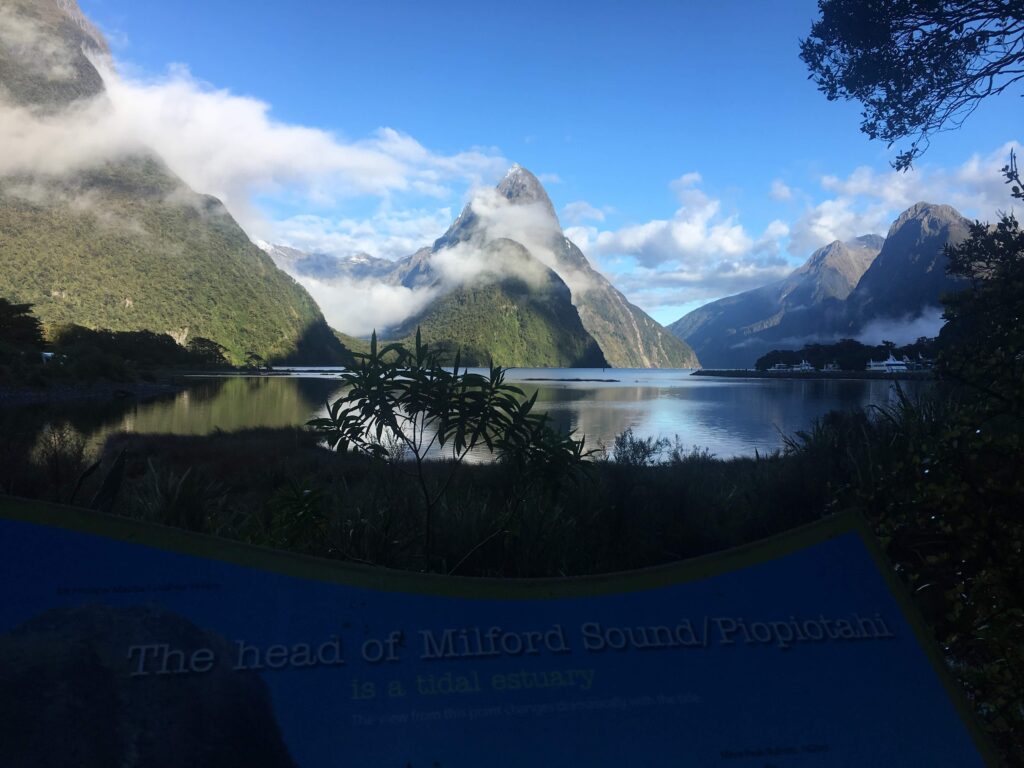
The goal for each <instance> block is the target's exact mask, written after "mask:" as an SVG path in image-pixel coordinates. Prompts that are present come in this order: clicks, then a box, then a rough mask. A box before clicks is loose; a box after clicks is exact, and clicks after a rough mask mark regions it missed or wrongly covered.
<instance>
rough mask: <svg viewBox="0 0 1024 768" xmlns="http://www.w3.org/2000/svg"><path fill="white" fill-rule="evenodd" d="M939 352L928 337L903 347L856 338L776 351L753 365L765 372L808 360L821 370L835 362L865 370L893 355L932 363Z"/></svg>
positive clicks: (857, 369)
mask: <svg viewBox="0 0 1024 768" xmlns="http://www.w3.org/2000/svg"><path fill="white" fill-rule="evenodd" d="M936 352H937V345H936V341H935V339H929V338H925V337H921V338H919V339H918V340H917V341H915V342H914V343H912V344H906V345H904V346H902V347H897V346H896V345H895V344H893V343H892V342H883V343H882V344H880V345H878V346H869V345H867V344H861V343H860V342H859V341H855V340H854V339H841V340H840V341H837V342H836V343H834V344H807V345H806V346H804V347H801V348H800V349H795V350H794V349H773V350H772V351H771V352H769V353H768V354H766V355H762V356H761V357H759V358H758V359H757V362H756V363H755V364H754V366H755V367H756V368H757V370H759V371H766V370H768V369H769V368H771V367H772V366H773V365H775V364H776V363H785V364H787V365H797V364H799V363H800V361H801V360H806V361H807V362H809V363H810V364H811V365H813V366H814V367H815V368H818V369H821V368H824V367H825V366H826V365H828V364H829V363H835V364H836V365H837V366H839V369H840V370H843V371H863V370H864V369H865V368H866V367H867V364H868V362H869V361H870V360H884V359H886V357H888V356H889V354H890V353H891V354H892V355H893V356H894V357H896V358H897V359H902V358H903V357H907V358H908V359H909V360H911V361H931V360H934V359H935V355H936Z"/></svg>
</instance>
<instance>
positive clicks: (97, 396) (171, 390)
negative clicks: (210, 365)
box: [0, 381, 185, 408]
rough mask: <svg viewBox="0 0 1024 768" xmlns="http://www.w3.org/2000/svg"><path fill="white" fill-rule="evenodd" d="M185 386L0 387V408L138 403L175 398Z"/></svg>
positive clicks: (141, 384)
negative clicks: (97, 402) (124, 400)
mask: <svg viewBox="0 0 1024 768" xmlns="http://www.w3.org/2000/svg"><path fill="white" fill-rule="evenodd" d="M184 389H185V386H184V385H183V384H179V383H173V382H170V381H163V382H152V381H145V382H93V383H89V384H86V383H81V382H79V383H61V384H55V385H52V386H48V387H41V388H35V387H24V386H22V387H18V386H15V387H7V386H2V385H0V408H8V407H12V408H13V407H22V406H31V405H51V404H57V403H71V402H76V401H81V400H122V399H128V398H132V399H134V400H138V401H140V402H142V401H145V400H153V399H155V398H158V397H163V396H165V395H176V394H178V393H179V392H182V391H184Z"/></svg>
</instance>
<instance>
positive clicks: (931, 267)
mask: <svg viewBox="0 0 1024 768" xmlns="http://www.w3.org/2000/svg"><path fill="white" fill-rule="evenodd" d="M969 234H970V221H968V220H967V219H965V218H964V217H963V216H961V215H960V213H959V212H958V211H957V210H956V209H955V208H952V207H951V206H948V205H935V204H932V203H925V202H921V203H917V204H915V205H913V206H911V207H910V208H908V209H907V210H906V211H904V212H903V213H902V214H900V216H899V218H898V219H896V221H894V222H893V224H892V226H891V227H890V228H889V234H888V235H887V236H886V238H885V245H883V246H882V250H881V252H880V253H879V254H878V258H877V259H875V260H874V262H872V264H871V267H870V268H869V269H868V270H867V271H866V272H865V273H864V276H863V277H862V278H861V279H860V282H859V283H857V287H856V288H855V289H854V290H853V292H852V293H851V294H850V296H849V298H848V299H847V301H846V309H845V313H844V317H843V318H841V319H840V320H839V321H838V323H837V326H838V327H837V330H838V331H839V332H844V331H845V332H849V331H854V330H859V329H860V328H862V327H863V326H864V325H865V324H866V323H868V322H870V321H872V320H878V319H885V318H893V319H898V318H906V317H911V318H912V317H916V316H918V315H919V314H920V313H921V312H922V310H924V309H925V308H927V307H936V306H938V305H939V302H940V299H941V297H942V295H943V294H945V293H949V292H952V291H956V290H959V288H960V285H961V283H960V282H959V281H958V280H956V279H954V278H952V277H950V276H949V275H947V274H946V263H947V259H946V255H945V250H944V249H945V247H946V245H956V244H958V243H960V242H961V241H963V240H964V239H966V238H967V236H968V235H969Z"/></svg>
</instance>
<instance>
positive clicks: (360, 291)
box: [296, 277, 439, 336]
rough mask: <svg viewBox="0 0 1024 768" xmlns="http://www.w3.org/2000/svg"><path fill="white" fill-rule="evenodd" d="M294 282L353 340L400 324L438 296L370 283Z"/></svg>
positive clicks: (430, 290)
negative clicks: (355, 337) (354, 337)
mask: <svg viewBox="0 0 1024 768" xmlns="http://www.w3.org/2000/svg"><path fill="white" fill-rule="evenodd" d="M296 280H298V282H299V283H300V284H301V285H302V286H303V287H304V288H305V289H306V290H307V291H309V293H310V295H311V296H312V297H313V298H314V299H315V300H316V303H317V304H319V305H320V309H321V310H322V311H323V313H324V317H325V318H326V319H327V322H328V323H329V324H330V325H331V327H333V328H337V329H338V330H339V331H342V332H344V333H348V334H350V335H353V336H367V335H369V334H370V333H371V332H372V331H375V330H376V331H382V330H383V329H385V328H388V327H389V326H392V325H396V324H398V323H400V322H402V321H403V320H405V319H406V318H407V317H411V316H413V315H415V314H416V313H418V312H421V311H422V310H423V309H424V308H425V307H426V306H427V304H429V303H430V302H431V301H432V300H433V299H434V298H436V296H437V295H438V292H439V291H438V290H437V289H435V288H417V289H413V288H406V287H405V286H402V285H387V284H385V283H379V282H375V281H371V280H348V279H343V280H331V281H323V280H317V279H316V278H312V277H296Z"/></svg>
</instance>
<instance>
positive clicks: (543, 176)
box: [537, 173, 562, 184]
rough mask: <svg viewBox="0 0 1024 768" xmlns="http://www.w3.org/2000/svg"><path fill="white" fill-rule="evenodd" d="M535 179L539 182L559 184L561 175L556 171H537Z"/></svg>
mask: <svg viewBox="0 0 1024 768" xmlns="http://www.w3.org/2000/svg"><path fill="white" fill-rule="evenodd" d="M537 180H538V181H539V182H540V183H541V184H561V183H562V177H561V176H559V175H558V174H557V173H538V174H537Z"/></svg>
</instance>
